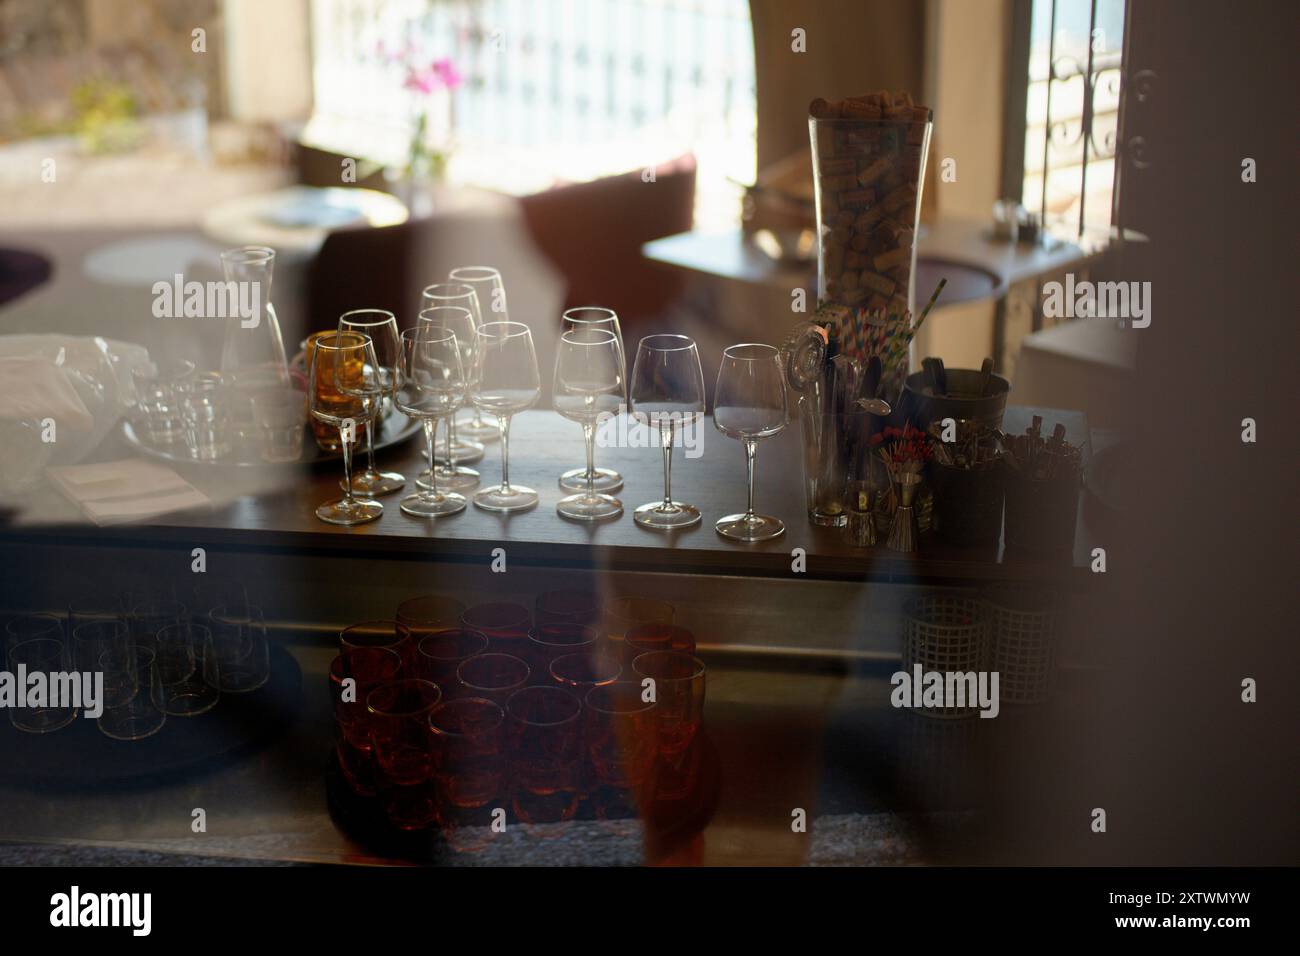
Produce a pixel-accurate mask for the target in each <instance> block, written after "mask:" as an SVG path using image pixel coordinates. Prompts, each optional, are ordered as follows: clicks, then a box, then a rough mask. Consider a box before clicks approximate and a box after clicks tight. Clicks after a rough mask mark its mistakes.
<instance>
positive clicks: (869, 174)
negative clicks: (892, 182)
mask: <svg viewBox="0 0 1300 956" xmlns="http://www.w3.org/2000/svg"><path fill="white" fill-rule="evenodd" d="M889 166H890V163H889V159H888V158H887V157H885V156H881V157H880V158H879V159H877V160H876V161H875V162H873V163H871V164H870V165H869V166H866V167H865V168H864V169H863V170H862V171H861V172H859V173H858V176H857V180H858V185H859V186H863V187H866V186H870V185H871V184H872V183H874V182H875V181H876V180H877V179H879V178H880V177H881V176H883V175H885V173H886V172H888V170H889Z"/></svg>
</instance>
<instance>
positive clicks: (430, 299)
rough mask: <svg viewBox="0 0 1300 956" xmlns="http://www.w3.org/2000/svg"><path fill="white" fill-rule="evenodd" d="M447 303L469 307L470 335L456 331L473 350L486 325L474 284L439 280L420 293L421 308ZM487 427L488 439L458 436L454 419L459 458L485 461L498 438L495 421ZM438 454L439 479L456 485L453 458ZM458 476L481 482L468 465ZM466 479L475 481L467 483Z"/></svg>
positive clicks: (458, 338)
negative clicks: (489, 445)
mask: <svg viewBox="0 0 1300 956" xmlns="http://www.w3.org/2000/svg"><path fill="white" fill-rule="evenodd" d="M444 305H454V306H459V307H460V308H462V309H468V310H469V312H470V322H471V326H472V327H471V328H470V330H469V334H468V335H461V334H460V330H459V329H457V330H455V331H456V341H458V342H459V343H460V347H461V351H462V354H463V353H464V350H465V349H469V350H470V351H471V352H472V351H473V348H474V329H477V328H478V327H479V326H480V325H482V324H483V313H482V310H481V309H480V308H479V301H478V293H477V292H475V291H474V287H473V286H471V285H466V284H465V283H463V282H435V283H433V284H432V285H427V286H425V287H424V291H423V292H421V293H420V308H421V309H433V308H437V307H438V306H444ZM470 371H471V369H470V366H469V365H466V366H465V374H466V375H469V374H470ZM474 414H475V415H477V414H478V412H477V411H475V413H474ZM485 427H487V428H490V429H491V434H490V436H489V437H488V438H484V439H482V440H480V441H471V440H469V439H467V438H458V437H457V435H456V421H455V419H452V423H451V429H450V431H449V433H448V440H449V441H450V442H451V445H452V448H453V449H454V450H455V455H456V460H457V461H459V462H463V463H464V464H468V465H472V464H474V463H475V462H479V461H482V460H483V442H485V441H489V440H490V441H495V440H496V438H497V434H496V429H495V428H494V427H492V425H491V424H486V425H485ZM438 457H439V458H441V459H442V460H441V461H440V462H439V467H440V468H441V469H442V470H441V471H440V472H439V473H438V478H439V479H440V480H441V481H442V483H443V485H444V486H445V487H450V486H452V485H453V484H456V482H455V481H453V480H452V479H453V477H456V476H453V474H452V471H451V467H450V466H449V462H450V458H445V457H443V456H438ZM457 475H458V476H459V478H460V479H461V485H460V486H461V487H463V488H473V487H474V486H475V485H477V484H478V472H477V471H472V470H470V469H468V468H465V469H463V470H461V471H459V472H457ZM420 479H424V481H425V482H426V483H427V481H428V475H421V476H420V478H417V479H416V482H417V484H418V483H419V482H420ZM464 479H473V480H472V481H468V482H466V481H464ZM421 487H423V485H421Z"/></svg>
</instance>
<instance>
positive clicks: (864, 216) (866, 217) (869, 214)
mask: <svg viewBox="0 0 1300 956" xmlns="http://www.w3.org/2000/svg"><path fill="white" fill-rule="evenodd" d="M884 214H885V207H884V206H880V205H876V206H872V207H871V208H870V209H868V210H866V211H865V212H863V213H861V214H860V215H859V216H858V218H857V219H855V220H853V229H854V231H855V232H860V233H866V232H867V231H868V230H870V229H871V226H872V224H873V223H875V222H876V221H877V220H879V219H880V217H881V216H883V215H884Z"/></svg>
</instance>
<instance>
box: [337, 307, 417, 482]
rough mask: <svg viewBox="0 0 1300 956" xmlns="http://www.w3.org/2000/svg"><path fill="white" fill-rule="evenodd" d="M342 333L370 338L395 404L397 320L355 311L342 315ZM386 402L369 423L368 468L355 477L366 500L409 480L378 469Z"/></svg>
mask: <svg viewBox="0 0 1300 956" xmlns="http://www.w3.org/2000/svg"><path fill="white" fill-rule="evenodd" d="M338 330H339V331H340V332H360V333H361V334H362V335H368V336H370V342H371V344H372V345H373V346H374V348H375V358H376V359H378V360H379V365H378V369H379V378H380V381H381V382H382V383H383V386H384V395H383V397H384V398H386V399H388V400H389V401H392V399H393V388H394V382H395V379H396V370H397V352H398V346H399V343H398V332H397V317H396V316H394V315H393V313H391V312H387V311H385V310H384V309H353V310H352V311H351V312H344V313H343V314H342V315H341V316H339V328H338ZM383 420H384V403H383V401H382V400H381V401H380V402H378V403H377V404H376V405H375V411H374V417H373V418H371V419H370V421H369V422H367V423H366V467H365V468H364V469H363V470H361V471H359V472H357V473H356V474H354V475H353V476H352V491H353V493H354V494H358V495H361V496H362V497H363V498H374V497H376V496H377V495H391V494H392V493H393V492H395V491H401V490H402V489H403V488H404V487H406V479H405V478H404V477H403V476H402V475H399V474H398V473H397V472H395V471H379V470H378V469H376V468H375V432H377V431H379V429H380V428H381V427H383Z"/></svg>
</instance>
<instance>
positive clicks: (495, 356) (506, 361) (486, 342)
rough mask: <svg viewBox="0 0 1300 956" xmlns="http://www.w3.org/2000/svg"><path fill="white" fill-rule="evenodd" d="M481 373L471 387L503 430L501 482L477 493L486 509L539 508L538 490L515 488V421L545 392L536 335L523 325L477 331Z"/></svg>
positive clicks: (493, 326) (492, 325) (494, 324)
mask: <svg viewBox="0 0 1300 956" xmlns="http://www.w3.org/2000/svg"><path fill="white" fill-rule="evenodd" d="M476 334H477V336H478V345H477V348H476V354H477V356H478V371H477V373H476V374H475V375H474V376H473V381H472V383H471V385H470V400H471V401H472V402H473V403H474V406H475V407H476V408H479V409H481V410H482V411H485V412H487V413H488V414H489V415H493V416H495V417H496V420H497V427H498V428H499V429H500V430H501V484H500V485H499V486H498V487H496V488H484V489H483V490H482V491H479V492H477V493H476V494H475V495H474V504H475V505H477V506H478V507H480V508H483V509H485V510H487V511H507V512H509V511H523V510H525V509H527V508H531V507H533V506H534V505H536V504H537V500H538V498H537V492H535V491H533V489H531V488H525V487H524V486H523V485H511V484H510V418H511V416H513V415H515V414H516V413H517V412H522V411H523V410H524V409H526V408H531V407H532V406H533V405H534V404H535V403H536V402H537V398H538V396H539V395H540V394H541V392H542V385H541V377H540V376H539V375H538V372H537V353H536V351H534V349H533V335H532V332H530V331H529V329H528V326H526V325H524V324H523V323H522V322H484V323H483V324H482V325H480V326H479V327H478V332H477V333H476Z"/></svg>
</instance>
